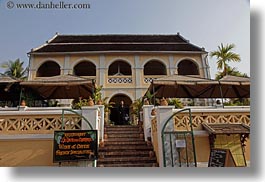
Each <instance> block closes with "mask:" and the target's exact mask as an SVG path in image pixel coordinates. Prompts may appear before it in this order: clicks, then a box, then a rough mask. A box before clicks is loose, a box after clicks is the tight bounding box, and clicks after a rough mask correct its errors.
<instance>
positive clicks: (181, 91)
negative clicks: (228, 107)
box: [148, 75, 250, 98]
mask: <svg viewBox="0 0 265 182" xmlns="http://www.w3.org/2000/svg"><path fill="white" fill-rule="evenodd" d="M148 91H149V92H150V93H151V94H155V97H158V98H162V97H168V98H170V97H171V98H249V95H250V79H249V78H244V77H234V76H225V77H224V78H223V79H221V80H219V81H218V80H212V79H207V78H202V77H199V75H198V76H196V75H185V76H184V75H171V76H166V77H162V78H158V79H156V80H153V82H152V84H151V85H150V86H149V88H148Z"/></svg>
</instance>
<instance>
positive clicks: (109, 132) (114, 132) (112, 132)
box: [107, 130, 142, 135]
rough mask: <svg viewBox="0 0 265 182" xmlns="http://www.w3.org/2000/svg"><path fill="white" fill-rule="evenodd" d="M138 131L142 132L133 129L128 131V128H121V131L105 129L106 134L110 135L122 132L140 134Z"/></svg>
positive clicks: (121, 133) (122, 133)
mask: <svg viewBox="0 0 265 182" xmlns="http://www.w3.org/2000/svg"><path fill="white" fill-rule="evenodd" d="M140 133H142V132H140V131H138V130H137V131H134V130H132V131H128V130H125V131H123V130H121V131H107V134H108V135H112V134H119V135H124V134H138V135H139V134H140Z"/></svg>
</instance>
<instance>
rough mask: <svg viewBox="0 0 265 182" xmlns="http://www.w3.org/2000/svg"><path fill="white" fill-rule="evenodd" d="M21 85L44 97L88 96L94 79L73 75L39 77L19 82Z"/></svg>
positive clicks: (69, 97) (75, 97)
mask: <svg viewBox="0 0 265 182" xmlns="http://www.w3.org/2000/svg"><path fill="white" fill-rule="evenodd" d="M20 84H21V85H22V86H23V87H25V88H28V89H32V90H34V91H35V92H37V93H39V94H40V96H41V97H43V98H44V99H78V98H80V97H82V98H89V97H90V96H92V93H93V90H94V80H93V79H86V78H81V77H78V76H74V75H59V76H53V77H39V78H37V79H36V80H32V81H25V82H21V83H20Z"/></svg>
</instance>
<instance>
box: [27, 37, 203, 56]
mask: <svg viewBox="0 0 265 182" xmlns="http://www.w3.org/2000/svg"><path fill="white" fill-rule="evenodd" d="M105 51H107V52H115V51H122V52H126V51H136V52H138V51H144V52H149V51H150V52H151V51H152V52H153V51H158V52H159V51H163V52H172V51H173V52H175V51H177V52H178V51H179V52H183V51H189V52H192V51H195V52H205V51H204V49H203V48H200V47H197V46H195V45H193V44H191V43H189V41H187V40H186V39H184V38H183V37H182V36H180V35H179V34H175V35H56V36H55V37H54V38H53V39H52V40H50V41H48V42H47V43H46V44H44V45H43V46H41V47H39V48H36V49H33V50H32V51H31V52H30V53H55V52H58V53H60V52H62V53H63V52H105Z"/></svg>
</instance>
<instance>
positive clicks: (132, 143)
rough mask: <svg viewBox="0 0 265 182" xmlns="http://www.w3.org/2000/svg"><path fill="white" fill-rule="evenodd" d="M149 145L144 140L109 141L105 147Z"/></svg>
mask: <svg viewBox="0 0 265 182" xmlns="http://www.w3.org/2000/svg"><path fill="white" fill-rule="evenodd" d="M146 144H147V143H146V142H145V141H144V140H138V141H108V142H105V144H104V145H105V146H109V145H113V146H114V145H146Z"/></svg>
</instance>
